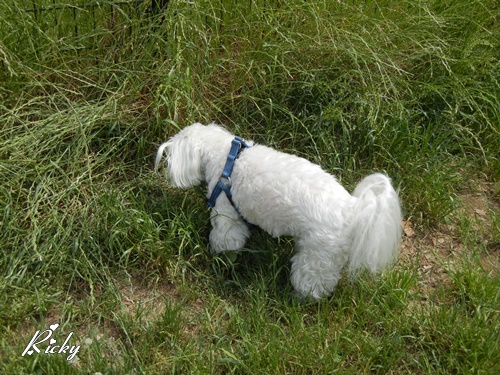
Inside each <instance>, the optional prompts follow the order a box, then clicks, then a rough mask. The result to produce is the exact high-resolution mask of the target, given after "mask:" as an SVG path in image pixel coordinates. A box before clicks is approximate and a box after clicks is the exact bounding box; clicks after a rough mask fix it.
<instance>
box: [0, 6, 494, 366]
mask: <svg viewBox="0 0 500 375" xmlns="http://www.w3.org/2000/svg"><path fill="white" fill-rule="evenodd" d="M56 3H58V2H53V1H48V0H47V1H39V3H38V4H39V8H41V7H44V6H45V7H50V6H53V5H54V4H56ZM103 4H104V3H101V6H100V7H97V8H83V9H81V10H75V9H74V8H64V9H62V10H58V11H55V10H52V11H47V12H44V13H40V12H39V13H35V12H24V11H22V10H23V9H28V8H30V9H33V2H31V1H25V2H23V1H15V2H2V3H1V4H0V36H1V37H0V82H1V85H0V202H1V209H2V211H1V217H0V226H1V230H0V233H1V236H0V252H1V253H0V272H1V278H0V360H1V362H0V370H1V371H0V372H2V373H4V374H14V373H15V374H73V373H74V374H76V373H85V374H99V373H101V374H165V373H215V374H225V373H249V374H256V373H283V374H285V373H294V374H296V373H297V374H301V373H304V374H306V373H307V374H324V373H394V374H407V373H417V374H420V373H421V374H424V373H433V374H435V373H443V374H448V373H452V374H465V373H478V374H479V373H480V374H490V373H491V374H494V373H499V372H500V366H499V363H498V358H500V349H499V345H500V343H499V340H500V319H499V311H500V295H499V294H500V281H499V280H500V279H499V275H498V271H499V261H498V258H499V249H500V208H499V206H500V205H499V200H498V198H499V191H500V186H499V183H498V180H499V173H498V171H499V170H500V163H499V161H498V155H499V153H500V142H499V140H500V137H499V124H500V115H499V110H500V99H499V87H500V83H499V81H498V80H499V76H500V75H499V74H500V64H499V61H500V56H499V51H500V45H499V40H500V35H499V33H500V27H499V17H500V8H499V6H498V2H497V1H492V0H484V1H473V2H471V1H465V0H451V1H441V0H438V1H427V0H422V1H405V0H403V1H370V0H366V1H357V0H353V1H347V2H337V1H307V2H304V1H298V0H292V1H287V2H281V1H273V0H272V1H252V2H236V1H229V0H219V1H170V2H169V6H168V9H167V10H166V12H165V13H164V14H161V15H158V16H156V17H148V16H147V15H145V14H142V13H143V12H144V11H145V10H146V9H145V8H144V7H139V8H138V11H137V13H134V12H132V9H133V8H131V7H130V8H126V7H122V8H116V9H115V11H114V12H111V11H110V8H109V7H108V6H107V5H103ZM120 9H121V11H120ZM141 14H142V15H141ZM92 17H94V18H92ZM194 121H200V122H211V121H215V122H219V123H223V124H225V125H226V126H227V127H228V128H229V129H231V130H232V131H233V132H235V133H238V134H240V135H241V136H243V137H247V138H250V139H253V140H255V141H257V142H260V143H265V144H267V145H270V146H273V147H275V148H277V149H280V150H283V151H287V152H291V153H294V154H297V155H300V156H303V157H306V158H308V159H309V160H311V161H314V162H316V163H318V164H320V165H321V166H322V167H323V168H324V169H326V170H328V171H329V172H331V173H333V174H335V175H336V176H338V178H339V180H340V181H341V182H342V184H344V185H345V186H346V187H348V188H349V189H352V188H353V186H354V185H355V184H356V182H357V181H358V180H359V179H360V178H361V177H362V176H364V175H366V174H367V173H370V172H372V171H375V170H383V171H386V172H387V173H388V174H389V175H390V176H391V177H392V178H393V180H394V182H395V184H396V185H397V186H399V187H400V194H401V199H402V202H403V205H404V211H405V222H404V229H405V237H404V241H403V246H402V253H401V257H400V259H399V261H398V264H397V265H396V266H395V267H394V268H392V269H390V270H388V271H387V272H386V273H384V274H383V275H382V276H381V277H380V278H378V279H377V280H372V279H370V278H368V277H361V278H360V279H359V280H358V282H356V283H350V282H348V281H347V280H343V281H342V282H341V284H340V285H339V287H338V288H337V290H336V291H335V293H334V295H333V296H332V297H331V298H330V299H325V300H323V301H321V302H319V303H316V304H299V303H297V301H295V300H293V299H292V298H291V297H290V291H291V287H290V284H289V281H288V276H289V259H290V256H291V254H292V253H293V241H292V240H291V239H289V238H278V239H272V238H270V237H269V236H268V235H267V234H265V233H263V232H261V231H259V230H258V229H255V230H253V237H252V239H251V241H250V242H249V243H248V246H247V250H245V251H244V252H243V253H242V254H241V255H240V256H239V257H238V259H237V260H236V261H235V262H234V263H232V262H230V261H229V260H228V259H226V258H225V257H224V256H221V257H212V256H211V255H210V254H209V253H208V251H207V234H208V231H209V229H210V228H209V223H208V212H207V208H206V207H205V205H204V200H203V195H202V194H201V193H200V192H199V191H195V190H193V191H187V192H186V191H177V190H174V189H172V188H170V187H169V186H168V185H167V183H166V182H165V181H164V180H163V179H162V178H159V177H158V176H157V175H155V174H154V173H153V171H152V164H153V158H154V154H155V151H156V147H157V146H158V145H159V144H160V143H161V142H163V141H165V140H166V139H167V138H168V137H169V136H170V135H172V134H174V133H175V132H177V131H178V130H179V129H180V128H182V127H183V126H185V125H187V124H189V123H191V122H194ZM54 323H58V324H60V326H59V328H57V330H56V331H55V333H54V336H53V337H54V338H55V339H56V341H57V343H58V344H57V345H60V344H61V342H62V341H64V339H65V337H67V336H68V335H69V334H70V333H71V332H73V336H72V337H71V338H70V340H69V342H70V344H71V345H74V346H76V345H80V351H79V352H78V354H77V356H76V357H75V359H74V360H72V361H67V360H66V357H67V355H64V354H57V353H55V354H47V353H45V352H44V350H45V348H46V347H47V345H48V341H47V342H44V343H43V344H40V345H39V347H40V349H41V353H34V354H33V355H31V356H29V355H25V356H24V357H22V356H21V354H22V352H23V350H24V348H25V347H26V346H27V345H28V343H29V342H30V340H31V338H32V337H33V335H34V334H35V331H37V330H40V331H43V330H45V329H47V328H48V327H49V325H51V324H54Z"/></svg>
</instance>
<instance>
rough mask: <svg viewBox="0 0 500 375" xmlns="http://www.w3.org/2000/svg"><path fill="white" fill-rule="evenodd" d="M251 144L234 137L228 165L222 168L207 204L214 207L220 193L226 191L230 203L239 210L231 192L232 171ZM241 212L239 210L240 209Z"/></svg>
mask: <svg viewBox="0 0 500 375" xmlns="http://www.w3.org/2000/svg"><path fill="white" fill-rule="evenodd" d="M248 147H249V146H248V145H247V144H246V143H245V141H244V140H243V139H242V138H240V137H234V139H233V141H232V142H231V149H230V150H229V155H228V156H227V159H226V165H225V166H224V169H223V170H222V174H221V176H220V178H219V181H217V184H216V185H215V187H214V190H213V191H212V194H211V195H210V198H209V199H207V206H208V207H210V208H212V207H214V206H215V201H216V200H217V198H218V197H219V195H220V193H222V192H224V193H226V196H227V199H228V200H229V203H231V205H232V206H233V207H234V208H235V209H236V211H238V209H237V208H236V206H235V205H234V202H233V195H232V193H231V173H232V172H233V168H234V163H235V161H236V159H238V156H240V153H241V152H242V151H243V150H244V149H245V148H248ZM238 213H239V211H238Z"/></svg>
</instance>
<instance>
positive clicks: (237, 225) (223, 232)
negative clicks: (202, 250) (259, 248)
mask: <svg viewBox="0 0 500 375" xmlns="http://www.w3.org/2000/svg"><path fill="white" fill-rule="evenodd" d="M210 220H211V223H212V231H211V232H210V246H211V251H212V252H213V253H220V252H221V251H225V250H239V249H241V248H242V247H243V246H245V242H246V240H247V238H248V237H250V230H249V229H248V225H247V223H246V222H245V221H244V220H243V219H242V218H241V216H240V215H239V214H238V212H236V210H235V209H234V207H232V206H231V205H230V204H228V205H223V204H217V205H216V207H214V209H213V210H212V214H211V218H210Z"/></svg>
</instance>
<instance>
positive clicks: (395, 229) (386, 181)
mask: <svg viewBox="0 0 500 375" xmlns="http://www.w3.org/2000/svg"><path fill="white" fill-rule="evenodd" d="M352 195H353V196H354V197H356V198H358V200H357V202H356V207H355V216H354V218H353V221H352V224H351V228H352V229H351V235H352V244H351V251H350V254H349V265H348V268H349V272H350V273H351V274H354V273H355V272H356V271H357V270H360V269H368V270H369V271H371V272H372V273H378V272H380V271H382V270H383V269H384V268H385V267H386V266H388V265H389V264H390V263H391V262H393V261H394V260H395V259H396V257H397V255H398V253H399V246H400V241H401V229H402V226H401V223H402V222H401V221H402V217H401V216H402V215H401V206H400V203H399V198H398V194H397V193H396V191H395V190H394V188H393V187H392V184H391V179H390V178H389V177H387V176H386V175H384V174H381V173H374V174H372V175H369V176H367V177H365V178H364V179H363V180H362V181H361V182H360V183H359V184H358V185H357V186H356V189H354V192H353V193H352Z"/></svg>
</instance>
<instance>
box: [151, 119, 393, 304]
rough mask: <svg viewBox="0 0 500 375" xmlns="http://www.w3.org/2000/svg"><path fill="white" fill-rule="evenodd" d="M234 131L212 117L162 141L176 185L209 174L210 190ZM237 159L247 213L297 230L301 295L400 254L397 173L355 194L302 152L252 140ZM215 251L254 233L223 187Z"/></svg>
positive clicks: (236, 197)
mask: <svg viewBox="0 0 500 375" xmlns="http://www.w3.org/2000/svg"><path fill="white" fill-rule="evenodd" d="M233 139H234V135H232V134H230V133H229V132H228V131H226V130H225V129H224V128H222V127H220V126H218V125H215V124H211V125H207V126H205V125H202V124H199V123H196V124H193V125H191V126H188V127H186V128H184V129H183V130H182V131H181V132H179V133H178V134H177V135H175V136H174V137H172V138H171V139H170V140H169V141H168V142H166V143H164V144H162V145H161V146H160V148H159V149H158V153H157V156H156V162H155V169H157V167H158V164H159V163H160V162H161V160H162V158H163V153H164V151H165V150H166V151H167V158H166V164H167V177H168V178H169V180H170V182H171V184H172V185H173V186H175V187H180V188H188V187H190V186H194V185H198V184H200V183H201V182H203V181H205V182H206V183H207V185H208V192H207V197H208V196H210V194H211V192H212V189H213V188H214V186H215V185H216V183H217V181H218V180H219V177H220V175H221V173H222V169H223V168H224V165H225V162H226V158H227V155H228V153H229V149H230V147H231V141H232V140H233ZM247 143H248V144H249V145H251V146H252V147H250V148H247V149H245V150H244V151H243V152H242V153H241V155H240V157H239V158H238V159H237V160H236V163H235V166H234V169H233V173H232V176H231V180H232V187H231V191H232V194H233V201H234V203H235V205H236V206H237V207H238V210H239V211H240V213H241V215H242V216H243V217H244V219H245V220H246V221H247V222H249V223H252V224H255V225H258V226H259V227H261V228H262V229H264V230H265V231H267V232H268V233H270V234H271V235H273V236H282V235H288V236H293V237H295V241H296V248H297V251H296V254H295V255H294V256H293V257H292V270H291V271H292V272H291V282H292V285H293V287H294V288H295V290H296V291H297V293H298V295H299V296H300V297H302V298H313V299H319V298H321V297H323V296H327V295H329V294H331V293H332V291H333V289H334V288H335V286H336V285H337V282H338V281H339V279H340V278H341V272H342V269H343V268H344V267H347V268H348V270H349V271H350V272H356V271H357V270H359V269H368V270H369V271H371V272H372V273H378V272H380V271H382V270H383V269H384V268H385V267H386V266H387V265H389V264H390V263H391V262H392V261H393V260H394V259H395V258H396V256H397V254H398V251H399V242H400V238H401V208H400V204H399V199H398V195H397V193H396V192H395V191H394V189H393V187H392V185H391V180H390V179H389V178H388V177H387V176H385V175H383V174H380V173H375V174H372V175H370V176H368V177H366V178H365V179H363V180H362V181H361V182H360V183H359V184H358V186H357V187H356V189H355V190H354V192H353V193H352V195H351V194H349V193H348V192H347V190H345V189H344V188H343V187H342V186H341V185H340V184H339V183H338V182H337V180H336V179H335V177H333V176H332V175H330V174H328V173H326V172H325V171H323V170H322V169H321V168H320V167H319V166H318V165H315V164H313V163H311V162H309V161H307V160H305V159H303V158H300V157H297V156H295V155H290V154H286V153H283V152H279V151H276V150H274V149H272V148H269V147H266V146H263V145H259V144H253V142H248V141H247ZM211 223H212V231H211V233H210V244H211V249H212V251H214V252H216V253H218V252H221V251H225V250H238V249H241V248H242V247H243V246H244V245H245V241H246V240H247V238H248V237H249V235H250V231H249V229H248V226H247V224H246V223H245V221H244V220H243V219H242V217H241V216H240V214H239V213H238V212H237V211H236V210H235V208H234V207H233V206H232V205H231V204H230V203H229V201H228V199H227V197H226V195H225V194H224V193H221V195H220V196H219V197H218V199H217V201H216V205H215V207H214V208H213V209H212V212H211Z"/></svg>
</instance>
